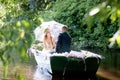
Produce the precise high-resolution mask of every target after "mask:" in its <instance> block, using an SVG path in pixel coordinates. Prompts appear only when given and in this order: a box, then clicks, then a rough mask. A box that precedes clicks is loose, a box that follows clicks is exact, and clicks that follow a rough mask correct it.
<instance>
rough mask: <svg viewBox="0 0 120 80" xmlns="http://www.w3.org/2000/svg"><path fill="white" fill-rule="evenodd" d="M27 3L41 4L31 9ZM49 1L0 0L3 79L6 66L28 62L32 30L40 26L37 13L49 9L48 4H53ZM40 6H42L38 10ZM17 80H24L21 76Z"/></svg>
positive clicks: (0, 49) (32, 37)
mask: <svg viewBox="0 0 120 80" xmlns="http://www.w3.org/2000/svg"><path fill="white" fill-rule="evenodd" d="M29 1H34V2H35V1H38V2H40V1H41V2H40V3H37V6H34V9H32V8H31V7H30V6H29V5H32V4H30V2H29ZM42 1H47V2H44V3H43V2H42ZM49 1H50V0H0V59H1V61H2V63H3V69H4V73H3V74H4V77H7V69H8V67H7V66H8V64H10V63H18V62H23V63H24V62H28V59H29V56H28V54H27V49H28V48H29V47H30V46H31V44H32V43H33V41H34V34H33V30H34V29H35V27H36V26H38V25H39V24H40V20H39V16H38V15H37V12H38V11H39V10H44V9H46V7H47V5H48V4H49V7H50V4H52V2H54V1H50V2H49ZM33 4H34V3H33ZM40 4H42V5H44V6H41V7H40V9H38V7H39V6H38V5H40ZM31 10H34V11H31ZM18 79H19V80H25V79H23V78H22V76H21V75H20V76H18Z"/></svg>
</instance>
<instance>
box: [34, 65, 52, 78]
mask: <svg viewBox="0 0 120 80" xmlns="http://www.w3.org/2000/svg"><path fill="white" fill-rule="evenodd" d="M33 80H52V75H51V74H50V73H49V72H48V70H47V69H46V68H42V67H39V66H37V69H36V71H35V73H34V77H33Z"/></svg>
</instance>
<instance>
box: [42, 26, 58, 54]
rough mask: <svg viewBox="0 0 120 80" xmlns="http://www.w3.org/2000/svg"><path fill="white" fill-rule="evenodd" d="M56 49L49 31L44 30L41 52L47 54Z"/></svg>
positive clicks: (47, 29)
mask: <svg viewBox="0 0 120 80" xmlns="http://www.w3.org/2000/svg"><path fill="white" fill-rule="evenodd" d="M55 47H56V43H55V39H54V37H53V36H52V35H51V33H50V29H49V28H46V29H45V31H44V38H43V51H47V52H50V53H51V52H54V49H55Z"/></svg>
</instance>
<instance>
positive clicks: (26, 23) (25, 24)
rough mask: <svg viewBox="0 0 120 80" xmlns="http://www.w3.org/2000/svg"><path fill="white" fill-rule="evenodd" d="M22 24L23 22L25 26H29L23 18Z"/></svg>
mask: <svg viewBox="0 0 120 80" xmlns="http://www.w3.org/2000/svg"><path fill="white" fill-rule="evenodd" d="M22 24H23V25H24V26H25V27H29V26H30V24H29V23H28V22H27V21H25V20H23V21H22Z"/></svg>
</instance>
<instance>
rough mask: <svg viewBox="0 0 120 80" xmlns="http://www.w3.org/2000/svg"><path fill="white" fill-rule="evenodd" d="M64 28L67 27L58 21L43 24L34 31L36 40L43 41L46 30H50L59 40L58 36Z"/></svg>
mask: <svg viewBox="0 0 120 80" xmlns="http://www.w3.org/2000/svg"><path fill="white" fill-rule="evenodd" d="M63 26H66V25H64V24H61V23H58V22H56V21H48V22H43V23H42V24H41V25H40V26H39V27H37V28H36V29H35V30H34V34H35V38H36V40H39V41H42V40H43V35H44V30H45V29H46V28H49V29H50V31H51V34H52V35H53V36H54V37H55V39H56V40H57V38H58V35H59V33H61V30H62V27H63Z"/></svg>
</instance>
